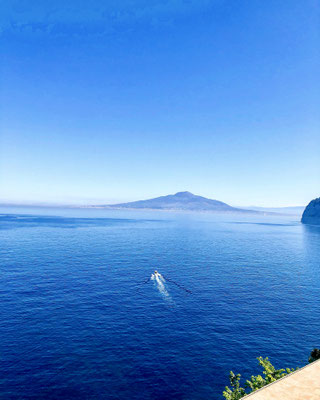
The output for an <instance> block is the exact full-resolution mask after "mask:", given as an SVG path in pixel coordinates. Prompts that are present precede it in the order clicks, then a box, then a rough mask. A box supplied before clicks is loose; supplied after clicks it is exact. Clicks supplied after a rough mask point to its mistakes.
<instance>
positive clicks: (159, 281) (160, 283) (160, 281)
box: [151, 274, 171, 300]
mask: <svg viewBox="0 0 320 400" xmlns="http://www.w3.org/2000/svg"><path fill="white" fill-rule="evenodd" d="M151 280H152V281H154V283H155V285H156V287H157V289H158V290H159V292H160V293H161V295H162V296H163V297H164V298H166V299H167V300H169V299H171V296H170V294H169V293H168V291H167V289H166V287H165V285H164V282H165V279H164V277H163V276H162V275H161V274H152V275H151Z"/></svg>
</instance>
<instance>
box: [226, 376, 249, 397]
mask: <svg viewBox="0 0 320 400" xmlns="http://www.w3.org/2000/svg"><path fill="white" fill-rule="evenodd" d="M240 377H241V375H240V374H237V375H235V374H234V373H233V372H232V371H230V375H229V379H230V386H231V387H232V389H230V388H229V387H228V386H226V389H225V390H224V392H223V396H224V398H225V399H226V400H238V399H241V397H243V396H245V395H246V391H245V390H244V389H243V388H242V387H240Z"/></svg>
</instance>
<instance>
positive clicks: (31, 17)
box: [0, 0, 320, 206]
mask: <svg viewBox="0 0 320 400" xmlns="http://www.w3.org/2000/svg"><path fill="white" fill-rule="evenodd" d="M0 11H1V12H0V15H1V17H0V34H1V53H2V60H1V70H0V72H1V78H0V79H1V92H0V96H1V109H0V117H1V121H0V123H1V125H0V129H1V131H0V145H1V147H0V156H1V159H0V179H1V196H0V201H1V202H21V203H23V202H33V201H35V202H37V203H40V202H44V203H45V202H50V203H73V204H88V203H108V202H117V201H130V200H137V199H144V198H151V197H156V196H160V195H165V194H169V193H175V192H178V191H185V190H188V191H190V192H193V193H195V194H200V195H203V196H206V197H210V198H215V199H218V200H221V201H225V202H227V203H229V204H232V205H243V206H244V205H261V206H281V205H283V206H286V205H304V204H306V203H308V202H309V201H310V200H311V199H312V198H314V197H319V196H320V129H319V128H320V116H319V107H320V82H319V67H320V57H319V48H320V34H319V22H320V10H319V2H318V1H316V0H305V1H301V0H282V1H278V0H277V1H276V0H268V1H265V0H241V1H240V0H211V1H209V0H189V1H188V0H123V1H116V0H112V1H97V0H93V1H91V2H88V1H81V0H77V1H75V0H69V1H59V0H56V1H52V0H43V1H41V2H39V1H38V2H37V1H36V2H30V1H27V0H19V1H17V0H7V1H2V2H1V5H0Z"/></svg>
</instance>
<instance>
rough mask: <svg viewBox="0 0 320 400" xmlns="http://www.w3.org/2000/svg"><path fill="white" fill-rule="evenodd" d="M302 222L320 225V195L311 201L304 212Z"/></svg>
mask: <svg viewBox="0 0 320 400" xmlns="http://www.w3.org/2000/svg"><path fill="white" fill-rule="evenodd" d="M301 222H302V223H303V224H313V225H320V197H318V198H317V199H314V200H312V201H310V203H309V204H308V205H307V207H306V208H305V210H304V212H303V214H302V218H301Z"/></svg>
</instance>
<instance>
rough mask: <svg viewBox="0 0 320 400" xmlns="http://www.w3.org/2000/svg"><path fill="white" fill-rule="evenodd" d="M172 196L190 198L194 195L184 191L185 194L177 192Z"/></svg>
mask: <svg viewBox="0 0 320 400" xmlns="http://www.w3.org/2000/svg"><path fill="white" fill-rule="evenodd" d="M174 196H178V197H191V196H194V194H193V193H190V192H187V191H186V192H177V193H176V194H174Z"/></svg>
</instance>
